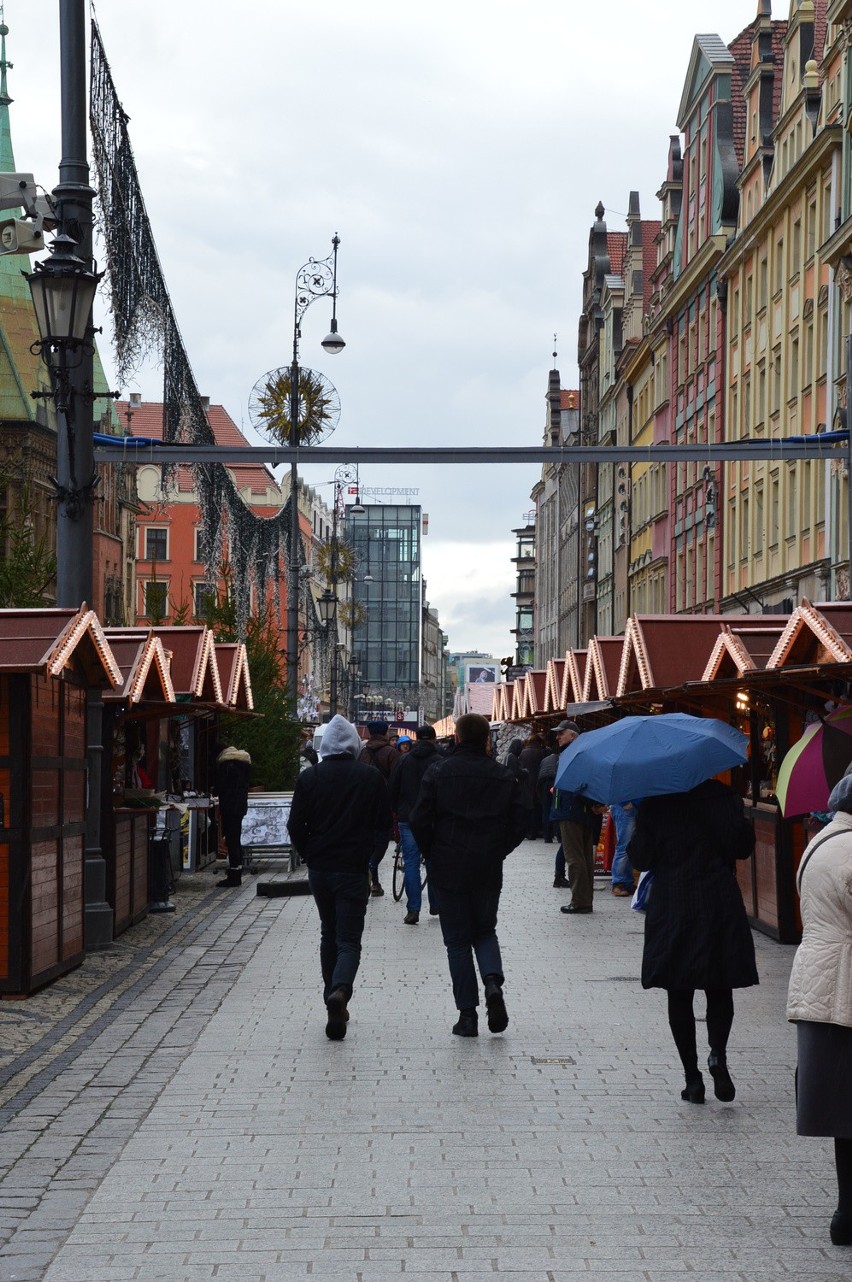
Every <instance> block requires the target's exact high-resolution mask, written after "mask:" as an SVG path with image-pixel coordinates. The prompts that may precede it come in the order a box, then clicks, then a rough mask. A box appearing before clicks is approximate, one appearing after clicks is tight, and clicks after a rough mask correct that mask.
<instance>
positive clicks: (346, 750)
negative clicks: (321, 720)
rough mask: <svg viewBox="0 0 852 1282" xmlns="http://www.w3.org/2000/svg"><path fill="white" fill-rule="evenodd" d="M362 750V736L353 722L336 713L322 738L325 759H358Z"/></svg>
mask: <svg viewBox="0 0 852 1282" xmlns="http://www.w3.org/2000/svg"><path fill="white" fill-rule="evenodd" d="M361 748H362V744H361V736H360V735H359V733H358V731H357V730H356V729H355V727H354V726H353V724H352V722H351V721H347V720H346V718H345V717H341V715H340V713H336V714H335V715H334V716H333V717H332V718H331V721H329V723H328V725H327V726H326V728H325V731H324V732H323V736H322V755H323V756H324V757H341V756H348V757H357V756H358V754H359V753H360V751H361Z"/></svg>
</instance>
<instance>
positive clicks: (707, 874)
mask: <svg viewBox="0 0 852 1282" xmlns="http://www.w3.org/2000/svg"><path fill="white" fill-rule="evenodd" d="M747 743H748V741H747V739H746V736H745V735H743V734H741V733H740V732H739V731H738V730H735V729H733V728H732V727H731V726H728V725H725V724H724V723H723V722H721V721H718V720H716V719H715V718H712V717H706V718H705V717H692V716H688V715H686V714H684V713H668V714H662V715H659V716H642V717H638V716H637V717H630V716H628V717H625V718H624V719H623V720H621V721H617V722H614V723H613V724H612V725H609V726H604V727H603V728H602V729H601V730H592V731H590V732H588V733H587V734H584V735H582V736H581V737H580V739H578V740H577V741H576V742H575V743H574V744H572V745H571V747H570V748H568V749H567V751H566V752H564V753H563V754H562V756H561V758H560V764H559V769H558V771H557V776H556V782H557V785H558V786H559V787H565V788H570V789H574V790H575V791H577V792H579V793H581V794H585V795H588V796H590V797H595V798H597V799H599V800H601V801H605V802H607V803H612V802H623V801H626V800H628V799H630V798H631V797H642V798H643V801H642V802H641V804H640V806H639V810H638V813H637V816H636V828H635V830H634V833H633V838H632V840H631V842H630V845H629V846H628V848H627V853H628V855H629V857H630V862H631V863H632V865H633V867H634V868H636V869H638V870H639V871H640V872H644V871H646V870H647V871H651V872H652V873H653V884H652V887H651V892H650V897H649V901H648V909H647V912H646V916H645V946H644V951H643V955H642V987H643V988H663V989H665V990H666V993H667V995H668V1015H669V1026H670V1028H671V1031H672V1036H673V1037H674V1042H675V1046H676V1047H677V1051H678V1055H679V1056H680V1060H681V1063H682V1065H683V1070H684V1076H685V1079H686V1082H685V1086H684V1089H683V1090H682V1091H681V1099H683V1100H686V1101H687V1102H689V1103H690V1104H703V1103H704V1078H703V1077H702V1074H701V1072H700V1071H699V1068H698V1050H697V1045H696V1035H695V1015H694V1012H693V1002H694V998H695V990H696V989H701V990H703V992H704V994H705V996H706V1000H707V1035H708V1040H709V1043H710V1056H709V1059H708V1061H707V1066H708V1068H709V1070H710V1074H711V1076H712V1078H713V1086H714V1090H715V1094H716V1098H717V1099H720V1100H725V1101H730V1100H733V1099H734V1097H735V1095H736V1088H735V1086H734V1083H733V1081H732V1080H731V1075H730V1072H729V1071H728V1064H727V1048H728V1038H729V1036H730V1032H731V1026H732V1023H733V1018H734V1001H733V990H734V989H735V988H748V987H749V986H751V985H752V984H756V983H758V976H757V967H756V964H755V957H754V940H753V939H752V935H751V930H750V929H749V924H748V919H747V917H746V911H745V905H744V904H743V897H742V894H741V893H740V888H739V886H738V884H737V879H736V874H735V869H736V862H737V860H738V859H748V858H749V856H750V855H751V854H752V852H753V850H754V829H753V828H752V826H751V824H750V823H749V822H748V820H747V819H746V817H745V812H744V808H743V803H742V799H741V798H740V797H738V796H737V795H736V794H735V793H734V792H733V790H732V789H731V788H729V787H727V785H725V784H723V783H720V782H719V781H718V780H716V779H713V778H711V776H712V775H714V774H717V773H718V772H720V771H722V770H726V769H729V768H730V767H732V766H735V765H738V764H742V763H743V762H744V761H745V760H746V755H747Z"/></svg>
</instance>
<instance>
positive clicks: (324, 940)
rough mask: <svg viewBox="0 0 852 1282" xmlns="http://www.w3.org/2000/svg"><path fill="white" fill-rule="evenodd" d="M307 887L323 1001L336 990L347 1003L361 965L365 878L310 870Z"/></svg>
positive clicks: (365, 894) (358, 873) (365, 913)
mask: <svg viewBox="0 0 852 1282" xmlns="http://www.w3.org/2000/svg"><path fill="white" fill-rule="evenodd" d="M308 885H309V886H310V888H311V894H312V895H313V897H314V903H315V904H316V906H317V912H318V913H319V917H320V968H321V970H322V983H323V997H324V998H327V997H328V995H329V993H331V992H333V991H334V989H335V988H342V989H343V991H344V992H345V994H346V998H347V1000H348V999H349V998H350V997H351V996H352V985H353V984H354V982H355V976H356V975H357V973H358V965H359V963H360V961H361V936H362V934H363V933H364V918H365V917H366V915H367V878H366V877H365V876H364V874H363V872H331V871H326V870H324V869H321V868H309V869H308Z"/></svg>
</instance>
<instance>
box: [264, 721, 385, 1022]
mask: <svg viewBox="0 0 852 1282" xmlns="http://www.w3.org/2000/svg"><path fill="white" fill-rule="evenodd" d="M360 751H361V740H360V738H359V736H358V731H357V730H356V729H355V727H354V726H353V725H352V723H351V722H350V721H347V720H346V718H345V717H341V716H339V715H338V716H334V717H332V719H331V721H330V722H329V723H328V725H327V727H326V730H325V734H324V735H323V741H322V761H320V762H319V763H318V764H317V765H315V766H310V767H309V768H308V769H307V770H303V771H302V772H301V774H300V775H299V777H298V779H297V780H296V787H295V789H294V792H293V802H292V805H291V807H290V819H289V821H288V825H287V826H288V828H289V831H290V840H291V841H292V843H293V846H294V847H295V849H296V850H297V852H298V854H299V855H300V857H301V858H302V860H303V862H304V863H305V864H307V867H308V884H309V885H310V888H311V894H312V895H313V897H314V902H315V903H316V906H317V912H318V913H319V918H320V968H321V970H322V979H323V996H324V998H325V1005H326V1011H327V1016H328V1020H327V1023H326V1029H325V1031H326V1035H327V1036H328V1037H330V1038H331V1039H332V1040H334V1041H340V1040H341V1039H342V1038H343V1037H345V1036H346V1024H347V1021H348V1019H349V1010H348V1006H349V1002H350V1000H351V997H352V986H353V984H354V982H355V976H356V974H357V973H358V966H359V964H360V961H361V936H362V934H363V931H364V918H365V916H366V912H367V865H368V863H369V860H370V856H371V854H372V853H373V850H374V847H375V845H376V834H377V833H380V832H388V831H389V830H390V828H391V825H392V823H393V816H392V813H391V806H390V798H389V796H388V787H387V783H386V782H385V778H384V775H383V774H382V773H381V771H379V770H376V769H375V768H374V767H373V766H369V765H365V764H364V763H362V762H359V761H357V760H356V758H357V756H358V754H359V752H360Z"/></svg>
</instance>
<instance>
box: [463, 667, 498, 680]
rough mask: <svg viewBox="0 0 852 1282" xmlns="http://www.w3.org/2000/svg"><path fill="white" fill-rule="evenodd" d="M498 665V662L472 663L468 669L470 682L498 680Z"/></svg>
mask: <svg viewBox="0 0 852 1282" xmlns="http://www.w3.org/2000/svg"><path fill="white" fill-rule="evenodd" d="M498 670H499V669H498V665H497V664H496V663H471V664H470V665H469V667H468V670H467V679H468V681H469V682H471V683H473V682H477V683H478V682H482V681H492V682H496V681H497V673H498Z"/></svg>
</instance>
